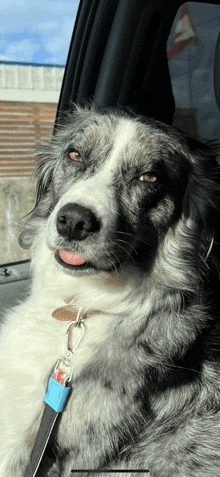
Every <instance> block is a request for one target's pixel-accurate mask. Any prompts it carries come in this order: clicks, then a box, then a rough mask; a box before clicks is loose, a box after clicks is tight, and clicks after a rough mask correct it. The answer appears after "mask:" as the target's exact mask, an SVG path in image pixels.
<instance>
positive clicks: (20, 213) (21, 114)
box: [0, 0, 79, 264]
mask: <svg viewBox="0 0 220 477" xmlns="http://www.w3.org/2000/svg"><path fill="white" fill-rule="evenodd" d="M52 4H53V8H52V9H51V5H52ZM78 4H79V0H75V1H74V0H73V1H72V2H68V1H65V0H64V1H63V2H62V4H61V2H60V1H59V0H53V1H52V2H51V1H49V0H44V1H43V0H40V1H38V2H33V1H30V0H24V1H23V2H13V1H12V0H9V1H8V2H7V5H6V4H5V5H4V6H3V4H1V6H0V10H1V26H0V28H1V40H0V201H1V214H0V231H1V240H0V264H4V263H9V262H16V261H20V260H25V259H28V258H29V257H30V250H29V249H23V248H21V247H20V246H19V244H18V237H19V232H18V230H17V228H16V224H17V223H18V222H19V221H20V219H21V218H22V217H24V216H25V215H26V214H28V213H29V212H30V211H31V209H32V208H33V207H34V203H35V183H34V181H33V180H31V175H32V173H33V170H34V168H35V166H34V162H33V157H32V154H31V151H32V150H33V149H34V148H35V147H37V146H38V145H39V144H40V143H41V142H42V141H44V140H46V139H49V138H50V136H51V135H52V132H53V127H54V120H55V116H56V110H57V103H58V100H59V94H60V88H61V84H62V79H63V74H64V69H65V63H66V59H67V54H68V49H69V44H70V40H71V35H72V30H73V26H74V22H75V18H76V13H77V9H78Z"/></svg>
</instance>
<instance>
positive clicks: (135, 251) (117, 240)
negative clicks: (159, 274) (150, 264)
mask: <svg viewBox="0 0 220 477" xmlns="http://www.w3.org/2000/svg"><path fill="white" fill-rule="evenodd" d="M116 242H117V243H118V242H122V243H125V245H129V247H130V248H131V249H132V250H134V253H135V254H136V255H138V252H137V250H136V249H135V248H134V246H133V245H131V244H127V242H125V240H122V239H119V238H116Z"/></svg>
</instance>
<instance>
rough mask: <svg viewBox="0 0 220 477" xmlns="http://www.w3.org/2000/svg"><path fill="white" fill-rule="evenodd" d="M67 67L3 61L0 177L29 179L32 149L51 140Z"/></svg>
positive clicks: (1, 67) (0, 90)
mask: <svg viewBox="0 0 220 477" xmlns="http://www.w3.org/2000/svg"><path fill="white" fill-rule="evenodd" d="M63 73H64V67H63V66H58V65H39V64H33V63H15V62H10V61H0V178H7V177H8V178H9V177H29V176H30V175H31V174H32V172H33V170H34V167H35V166H34V163H33V159H32V157H31V150H32V149H34V148H35V147H36V146H37V145H39V143H40V142H41V141H42V139H44V138H49V137H50V135H51V134H52V131H53V124H54V119H55V114H56V109H57V103H58V100H59V93H60V88H61V84H62V78H63Z"/></svg>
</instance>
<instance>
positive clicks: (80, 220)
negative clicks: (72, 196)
mask: <svg viewBox="0 0 220 477" xmlns="http://www.w3.org/2000/svg"><path fill="white" fill-rule="evenodd" d="M99 229H100V222H99V221H98V219H97V218H96V216H95V214H94V213H93V212H92V211H91V210H90V209H87V208H86V207H83V206H82V205H79V204H72V203H70V204H66V205H64V206H63V207H62V208H61V209H60V210H59V212H58V215H57V230H58V232H59V234H61V235H63V236H64V237H66V238H68V240H69V241H70V240H84V239H86V238H87V237H88V236H89V235H91V234H93V233H95V232H98V231H99Z"/></svg>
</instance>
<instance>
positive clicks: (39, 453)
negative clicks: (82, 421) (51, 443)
mask: <svg viewBox="0 0 220 477" xmlns="http://www.w3.org/2000/svg"><path fill="white" fill-rule="evenodd" d="M58 414H59V413H58V412H56V411H54V409H52V407H50V406H49V405H48V404H45V408H44V413H43V416H42V419H41V423H40V428H39V431H38V434H37V438H36V441H35V444H34V448H33V450H32V454H31V458H30V462H29V465H28V468H27V469H26V472H25V474H24V477H35V475H36V473H37V470H38V467H39V465H40V463H41V460H42V457H43V455H44V452H45V449H46V446H47V443H48V440H49V438H50V435H51V432H52V430H53V427H54V424H55V422H56V419H57V416H58Z"/></svg>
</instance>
